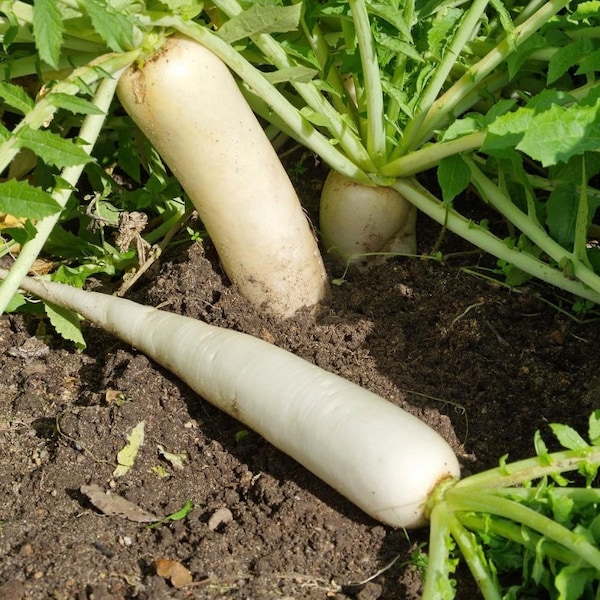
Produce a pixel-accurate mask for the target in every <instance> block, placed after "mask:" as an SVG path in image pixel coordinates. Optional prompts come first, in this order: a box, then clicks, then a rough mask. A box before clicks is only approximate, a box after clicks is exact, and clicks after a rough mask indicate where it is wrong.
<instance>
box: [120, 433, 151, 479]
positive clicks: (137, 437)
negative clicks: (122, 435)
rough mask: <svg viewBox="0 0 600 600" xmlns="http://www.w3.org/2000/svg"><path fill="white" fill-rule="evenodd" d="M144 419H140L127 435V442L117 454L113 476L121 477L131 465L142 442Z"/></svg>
mask: <svg viewBox="0 0 600 600" xmlns="http://www.w3.org/2000/svg"><path fill="white" fill-rule="evenodd" d="M144 425H145V423H144V421H140V422H139V423H138V424H137V425H136V426H135V427H134V428H133V429H132V430H131V433H130V434H129V436H128V437H127V444H126V445H125V447H124V448H123V449H122V450H121V451H120V452H119V453H118V454H117V463H119V464H118V466H117V468H116V469H115V470H114V473H113V477H123V475H126V474H127V473H128V472H129V469H131V467H133V463H134V462H135V459H136V457H137V455H138V452H139V450H140V448H141V447H142V444H143V443H144Z"/></svg>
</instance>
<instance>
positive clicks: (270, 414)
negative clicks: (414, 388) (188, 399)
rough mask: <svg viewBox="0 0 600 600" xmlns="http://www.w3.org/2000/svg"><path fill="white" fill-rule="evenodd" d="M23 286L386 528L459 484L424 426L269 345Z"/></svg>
mask: <svg viewBox="0 0 600 600" xmlns="http://www.w3.org/2000/svg"><path fill="white" fill-rule="evenodd" d="M5 275H6V272H5V271H4V272H3V271H2V270H0V277H4V276H5ZM22 287H23V288H24V289H25V290H27V291H29V292H32V293H33V294H35V295H37V296H39V297H40V298H42V299H44V300H47V301H50V302H53V303H55V304H58V305H60V306H64V307H66V308H69V309H71V310H74V311H76V312H78V313H79V314H81V315H82V316H84V317H85V318H86V319H89V320H90V321H92V322H94V323H96V324H97V325H99V326H100V327H102V328H103V329H106V330H107V331H110V332H112V333H113V334H115V335H116V336H117V337H119V338H121V339H123V340H125V341H126V342H128V343H130V344H132V345H133V346H135V347H136V348H138V349H139V350H141V351H142V352H144V353H145V354H147V355H148V356H149V357H151V358H152V359H154V360H155V361H156V362H158V363H159V364H161V365H162V366H164V367H165V368H167V369H168V370H169V371H171V372H172V373H174V374H175V375H177V376H178V377H179V378H180V379H181V380H182V381H184V382H185V383H187V384H188V385H189V386H190V387H191V388H192V389H193V390H195V391H196V392H198V393H199V394H200V395H201V396H203V397H204V398H205V399H206V400H208V401H209V402H211V403H212V404H214V405H215V406H217V407H218V408H220V409H221V410H223V411H224V412H226V413H228V414H229V415H231V416H232V417H234V418H235V419H238V420H240V421H241V422H242V423H244V424H245V425H247V426H248V427H250V428H252V429H253V430H254V431H256V432H257V433H259V434H260V435H262V436H263V437H264V438H265V439H266V440H268V441H269V442H271V443H272V444H273V445H274V446H276V447H277V448H279V449H280V450H282V451H283V452H285V453H286V454H288V455H289V456H291V457H292V458H294V459H295V460H297V461H298V462H299V463H301V464H302V465H304V466H305V467H306V468H307V469H308V470H310V471H312V472H313V473H314V474H315V475H317V476H318V477H320V478H321V479H322V480H323V481H325V482H326V483H328V484H329V485H330V486H332V487H333V488H335V489H336V490H337V491H338V492H340V493H341V494H342V495H344V496H345V497H346V498H348V499H349V500H351V501H352V502H353V503H354V504H356V505H357V506H358V507H360V508H361V509H362V510H364V511H365V512H366V513H367V514H369V515H371V516H372V517H374V518H375V519H378V520H379V521H382V522H383V523H386V524H388V525H392V526H395V527H406V528H414V527H419V526H422V525H424V524H425V523H426V521H427V514H426V507H425V504H426V502H427V500H428V499H429V497H430V494H431V492H432V491H433V489H434V488H435V487H436V485H437V484H438V483H440V482H441V481H443V480H444V479H447V478H449V477H454V478H458V477H459V464H458V461H457V459H456V456H455V454H454V453H453V451H452V449H451V448H450V446H449V445H448V444H447V443H446V442H445V441H444V440H443V439H442V438H441V437H440V435H438V434H437V433H436V432H435V431H434V430H433V429H431V428H429V427H428V426H427V425H425V424H424V423H423V422H422V421H420V420H419V419H417V418H416V417H414V416H412V415H410V414H409V413H407V412H405V411H404V410H402V409H401V408H399V407H398V406H396V405H394V404H392V403H390V402H388V401H386V400H384V399H383V398H381V397H380V396H377V395H376V394H373V393H371V392H369V391H367V390H365V389H363V388H361V387H359V386H357V385H355V384H353V383H351V382H349V381H347V380H345V379H343V378H341V377H338V376H337V375H334V374H332V373H329V372H327V371H325V370H323V369H321V368H319V367H317V366H315V365H313V364H311V363H309V362H307V361H305V360H303V359H302V358H299V357H298V356H295V355H293V354H291V353H289V352H286V351H285V350H282V349H281V348H278V347H276V346H274V345H272V344H269V343H267V342H265V341H263V340H260V339H258V338H255V337H252V336H249V335H246V334H243V333H238V332H235V331H230V330H227V329H220V328H217V327H213V326H211V325H207V324H205V323H202V322H200V321H196V320H194V319H190V318H188V317H182V316H179V315H175V314H172V313H168V312H165V311H161V310H157V309H155V308H150V307H146V306H142V305H140V304H136V303H135V302H132V301H130V300H124V299H122V298H116V297H114V296H107V295H103V294H98V293H94V292H86V291H83V290H78V289H76V288H73V287H70V286H66V285H61V284H58V283H48V282H44V281H39V280H32V279H27V280H25V281H24V282H23V285H22Z"/></svg>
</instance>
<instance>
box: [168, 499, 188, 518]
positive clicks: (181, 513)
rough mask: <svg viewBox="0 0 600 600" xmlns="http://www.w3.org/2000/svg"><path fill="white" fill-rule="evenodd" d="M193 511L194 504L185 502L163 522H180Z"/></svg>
mask: <svg viewBox="0 0 600 600" xmlns="http://www.w3.org/2000/svg"><path fill="white" fill-rule="evenodd" d="M193 509H194V503H193V502H192V501H191V500H186V501H185V504H184V505H183V506H182V507H181V508H180V509H179V510H177V511H175V512H174V513H171V514H170V515H167V516H166V517H165V518H164V519H163V521H181V520H182V519H185V518H186V517H187V516H188V515H189V514H190V513H191V512H192V510H193Z"/></svg>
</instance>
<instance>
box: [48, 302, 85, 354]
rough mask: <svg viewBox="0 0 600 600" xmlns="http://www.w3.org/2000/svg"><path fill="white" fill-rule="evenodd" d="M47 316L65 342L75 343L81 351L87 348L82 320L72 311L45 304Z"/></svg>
mask: <svg viewBox="0 0 600 600" xmlns="http://www.w3.org/2000/svg"><path fill="white" fill-rule="evenodd" d="M44 304H45V308H46V315H48V319H50V323H52V326H53V327H54V329H56V332H57V333H58V334H59V335H60V336H61V337H62V338H64V339H65V340H68V341H69V342H73V343H74V344H75V345H76V346H77V348H78V349H79V350H83V349H84V348H85V345H86V344H85V340H84V339H83V334H82V333H81V324H80V319H79V317H78V316H77V314H75V313H74V312H73V311H71V310H67V309H66V308H62V307H61V306H56V305H55V304H52V303H50V302H45V303H44Z"/></svg>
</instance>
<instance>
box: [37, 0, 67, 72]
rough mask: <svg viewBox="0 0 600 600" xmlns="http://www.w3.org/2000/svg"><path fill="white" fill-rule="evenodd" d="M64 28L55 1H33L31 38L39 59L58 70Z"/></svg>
mask: <svg viewBox="0 0 600 600" xmlns="http://www.w3.org/2000/svg"><path fill="white" fill-rule="evenodd" d="M64 31H65V26H64V24H63V20H62V16H61V14H60V10H59V9H58V5H57V3H56V0H35V1H34V3H33V36H34V38H35V46H36V48H37V51H38V52H39V55H40V58H41V59H42V60H43V61H44V62H46V63H48V64H49V65H50V66H52V67H54V68H55V69H57V68H58V61H59V58H60V49H61V46H62V41H63V33H64Z"/></svg>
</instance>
